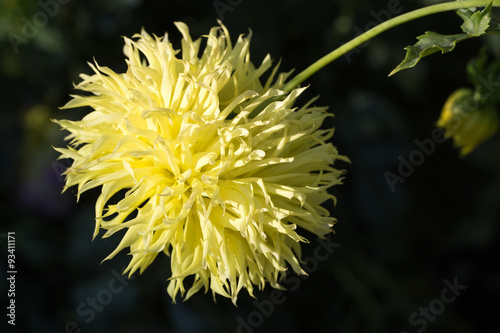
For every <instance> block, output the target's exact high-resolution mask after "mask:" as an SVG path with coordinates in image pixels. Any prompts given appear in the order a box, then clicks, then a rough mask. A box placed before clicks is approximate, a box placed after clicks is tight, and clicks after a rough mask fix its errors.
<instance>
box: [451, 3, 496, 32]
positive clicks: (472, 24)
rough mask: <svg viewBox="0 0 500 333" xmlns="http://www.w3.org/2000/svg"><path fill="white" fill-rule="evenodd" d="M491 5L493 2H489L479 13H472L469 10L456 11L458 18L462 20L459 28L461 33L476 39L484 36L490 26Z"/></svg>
mask: <svg viewBox="0 0 500 333" xmlns="http://www.w3.org/2000/svg"><path fill="white" fill-rule="evenodd" d="M492 4H493V2H490V4H489V5H488V6H486V8H484V9H483V10H482V11H480V12H474V11H471V10H470V9H465V10H457V14H458V16H460V17H461V18H462V19H463V20H464V23H463V24H462V25H461V26H460V28H462V31H463V32H465V33H466V34H468V35H469V36H471V37H477V36H481V35H482V34H484V33H485V32H486V29H488V27H489V26H490V21H491V7H492Z"/></svg>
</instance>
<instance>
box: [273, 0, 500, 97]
mask: <svg viewBox="0 0 500 333" xmlns="http://www.w3.org/2000/svg"><path fill="white" fill-rule="evenodd" d="M490 2H491V1H490V0H488V1H485V0H469V1H453V2H445V3H441V4H437V5H432V6H428V7H424V8H420V9H417V10H414V11H411V12H409V13H406V14H402V15H400V16H396V17H394V18H392V19H390V20H387V21H385V22H382V23H380V24H379V25H377V26H376V27H374V28H372V29H370V30H368V31H366V32H365V33H364V34H362V35H359V36H358V37H356V38H354V39H352V40H351V41H349V42H347V43H345V44H343V45H342V46H340V47H339V48H337V49H335V50H333V51H332V52H330V53H328V54H327V55H325V56H324V57H322V58H321V59H319V60H317V61H316V62H315V63H313V64H312V65H311V66H309V67H307V68H306V69H305V70H303V71H302V72H300V73H299V74H297V75H296V76H295V77H294V78H293V79H292V80H290V81H289V82H288V83H287V84H285V86H284V87H283V90H285V91H291V90H292V89H294V88H295V87H297V86H298V85H299V84H301V83H302V82H304V81H305V80H306V79H307V78H309V77H310V76H311V75H313V74H314V73H316V72H317V71H319V70H320V69H321V68H323V67H325V66H326V65H328V64H329V63H331V62H332V61H333V60H335V59H337V58H339V57H340V56H342V55H343V54H345V53H347V52H349V51H350V50H352V49H354V48H356V47H358V46H359V45H361V44H363V43H365V42H367V41H368V40H370V39H372V38H373V37H375V36H377V35H378V34H380V33H382V32H384V31H386V30H389V29H391V28H394V27H396V26H398V25H400V24H403V23H406V22H409V21H412V20H415V19H417V18H420V17H424V16H427V15H431V14H437V13H441V12H445V11H450V10H456V9H462V8H470V7H486V6H487V5H488V4H489V3H490ZM493 6H495V7H500V0H494V1H493Z"/></svg>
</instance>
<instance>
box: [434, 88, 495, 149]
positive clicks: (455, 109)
mask: <svg viewBox="0 0 500 333" xmlns="http://www.w3.org/2000/svg"><path fill="white" fill-rule="evenodd" d="M437 125H438V126H439V127H441V128H443V129H444V130H445V137H446V138H453V141H454V142H455V145H456V146H457V147H460V148H461V150H460V155H461V156H465V155H467V154H469V153H470V152H472V151H473V150H474V149H475V148H476V147H477V146H478V145H479V144H481V143H483V142H484V141H486V140H487V139H489V138H490V137H492V136H493V135H494V134H495V133H496V132H497V131H498V126H499V119H498V112H497V111H496V110H495V109H494V108H492V107H490V106H481V105H480V103H479V101H476V100H475V98H474V92H473V91H472V90H471V89H468V88H460V89H457V90H456V91H455V92H453V93H452V94H451V95H450V96H449V97H448V99H447V100H446V102H445V104H444V106H443V110H442V111H441V115H440V116H439V120H438V122H437Z"/></svg>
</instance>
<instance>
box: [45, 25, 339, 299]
mask: <svg viewBox="0 0 500 333" xmlns="http://www.w3.org/2000/svg"><path fill="white" fill-rule="evenodd" d="M176 25H177V28H178V29H179V30H180V31H181V33H182V35H183V40H182V55H181V56H180V57H177V54H178V51H176V50H174V49H173V48H172V45H171V43H170V42H169V41H168V38H167V36H166V35H165V37H163V38H159V37H156V36H151V35H149V34H147V33H146V32H145V31H142V33H141V34H140V35H139V34H138V35H135V36H134V37H133V38H134V39H133V40H131V39H128V38H125V49H124V53H125V55H126V56H127V58H128V59H127V65H128V70H127V72H126V73H123V74H117V73H115V72H113V71H112V70H111V69H109V68H107V67H100V66H98V65H97V64H95V65H92V64H90V66H91V67H92V69H93V70H94V72H95V74H93V75H91V76H88V75H81V77H82V78H83V81H82V82H81V83H80V84H78V85H77V86H76V88H78V89H80V90H84V91H87V92H90V93H91V94H90V95H89V94H87V95H84V96H80V95H74V96H72V97H73V99H72V100H70V101H69V102H68V103H67V104H66V105H65V106H64V107H63V108H65V109H70V108H76V107H91V108H92V109H93V110H92V112H90V113H89V114H87V115H86V116H85V117H84V118H83V119H82V120H81V121H69V120H56V121H55V122H56V123H57V124H59V125H60V126H61V127H62V128H63V129H65V130H68V131H69V132H70V133H71V134H70V135H69V136H68V138H69V139H71V140H72V141H71V143H70V146H69V147H68V148H67V149H65V148H58V149H57V150H58V151H59V152H60V153H61V158H70V159H73V164H72V166H71V167H70V168H68V170H67V171H66V172H65V174H66V186H65V188H68V187H71V186H74V185H78V197H79V196H80V194H81V193H83V192H85V191H87V190H89V189H92V188H96V187H102V189H101V194H100V196H99V198H98V199H97V202H96V207H95V209H96V226H95V233H94V237H95V236H96V235H97V234H98V232H99V230H100V229H104V230H106V233H105V234H104V235H103V237H109V236H111V235H113V234H115V233H116V232H118V231H120V230H122V229H127V231H126V233H125V235H124V236H123V239H122V241H121V242H120V244H119V245H118V247H117V248H116V250H115V251H113V252H112V253H111V254H110V255H109V256H108V257H107V258H106V259H110V258H112V257H114V256H115V255H116V254H117V253H118V252H120V251H121V250H123V249H125V248H130V253H129V254H130V255H131V256H132V259H131V262H130V264H129V266H128V267H127V268H126V270H125V272H124V273H126V272H129V274H132V273H133V272H135V271H136V270H138V269H139V270H140V272H141V273H142V272H143V271H144V270H145V269H146V268H147V267H148V266H149V265H150V264H151V263H152V262H153V260H154V259H155V257H156V256H157V255H158V254H159V253H162V252H163V253H165V254H167V255H168V256H170V257H171V271H172V276H171V277H170V278H169V280H170V283H169V286H168V289H167V290H168V293H169V294H170V295H171V297H172V298H173V299H174V301H175V297H176V295H177V293H178V292H179V291H180V293H181V294H182V295H184V294H185V292H186V288H185V286H184V279H185V278H186V277H188V276H192V285H191V287H190V288H189V289H188V291H187V294H186V295H185V297H186V298H189V297H190V296H191V295H193V294H194V293H195V292H197V291H198V290H200V289H201V288H202V287H204V288H205V292H206V291H207V290H208V289H211V290H212V291H213V294H214V297H215V294H220V295H223V296H225V297H230V298H231V299H232V300H233V302H236V298H237V294H238V292H239V291H240V290H241V289H242V288H246V289H247V290H248V292H249V293H250V294H251V295H253V294H252V293H253V286H254V285H258V286H259V287H260V288H263V287H264V286H265V284H266V283H269V284H270V285H272V286H273V287H276V288H280V284H279V283H280V280H281V279H282V278H283V276H284V274H285V271H286V270H287V267H291V268H292V269H293V270H294V271H295V272H297V273H300V274H304V273H305V272H304V271H303V270H302V268H301V266H300V253H301V242H306V241H307V240H306V239H305V238H304V237H303V236H301V235H299V234H298V233H297V227H300V228H302V229H305V230H308V231H310V232H312V233H314V234H316V235H319V236H325V235H326V234H327V233H329V232H332V229H331V227H332V226H333V224H334V223H335V218H333V217H331V216H329V212H328V210H327V209H325V208H324V207H322V206H321V205H322V204H323V203H324V202H325V201H328V200H330V199H332V200H335V197H334V196H332V195H331V194H329V193H328V192H327V189H328V188H329V187H331V186H333V185H337V184H340V183H341V180H342V177H341V176H342V174H343V171H339V170H337V169H335V168H334V167H333V163H334V162H335V161H336V160H337V159H339V160H343V161H348V159H347V158H346V157H344V156H340V155H338V152H337V150H336V148H335V147H334V146H333V145H332V144H331V143H327V141H328V140H329V139H330V138H331V137H332V135H333V130H332V129H321V128H320V126H321V124H322V122H323V120H324V119H325V118H326V117H328V116H329V114H328V113H327V112H326V108H324V107H315V106H313V105H312V103H313V101H311V102H309V103H307V104H306V105H305V106H303V107H300V108H295V107H294V103H295V101H296V99H297V97H298V96H299V95H300V94H301V93H302V91H303V90H304V89H302V88H301V89H295V90H293V91H291V92H290V93H286V92H284V91H282V90H280V87H282V86H283V84H284V81H285V79H286V77H287V75H286V74H279V75H276V73H277V67H276V68H274V70H273V71H272V73H271V75H270V78H269V79H268V80H267V83H265V84H264V85H262V84H261V82H260V76H261V75H262V74H263V73H264V72H265V71H266V70H268V69H269V68H270V67H271V59H270V57H269V56H267V57H266V58H265V59H264V61H263V62H262V64H261V65H260V66H258V67H254V66H253V65H252V63H251V62H250V57H249V43H250V37H244V36H240V37H239V39H238V40H237V42H236V44H235V45H234V46H232V44H231V41H230V37H229V34H228V32H227V30H226V28H225V27H224V26H222V25H221V27H215V28H213V29H211V31H210V33H209V35H208V36H206V46H205V48H204V49H203V50H202V51H201V50H200V43H201V40H200V39H198V40H196V41H193V40H192V39H191V37H190V35H189V31H188V28H187V26H186V25H184V24H183V23H177V24H176ZM275 77H276V79H275ZM270 99H271V102H270ZM121 190H126V193H125V192H124V191H121ZM111 198H113V200H111V201H113V202H116V201H117V200H118V202H117V203H116V204H111V203H109V201H110V199H111Z"/></svg>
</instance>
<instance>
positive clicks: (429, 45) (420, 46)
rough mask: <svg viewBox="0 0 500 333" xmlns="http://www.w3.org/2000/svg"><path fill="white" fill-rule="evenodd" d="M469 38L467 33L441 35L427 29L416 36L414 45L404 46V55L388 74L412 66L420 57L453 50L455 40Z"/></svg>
mask: <svg viewBox="0 0 500 333" xmlns="http://www.w3.org/2000/svg"><path fill="white" fill-rule="evenodd" d="M467 38H469V35H468V34H467V33H462V34H457V35H441V34H438V33H436V32H432V31H427V32H426V33H425V34H424V35H421V36H418V37H417V39H418V42H417V43H416V44H415V45H410V46H407V47H405V50H406V51H407V52H406V57H405V58H404V60H403V61H402V62H401V63H400V64H399V65H398V67H396V68H394V70H393V71H392V72H391V73H390V74H389V76H391V75H393V74H395V73H397V72H399V71H401V70H403V69H408V68H411V67H414V66H415V65H416V64H417V63H418V62H419V61H420V59H422V58H423V57H426V56H428V55H431V54H433V53H436V52H439V51H441V53H447V52H450V51H453V49H454V48H455V45H456V43H457V42H459V41H462V40H464V39H467Z"/></svg>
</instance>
